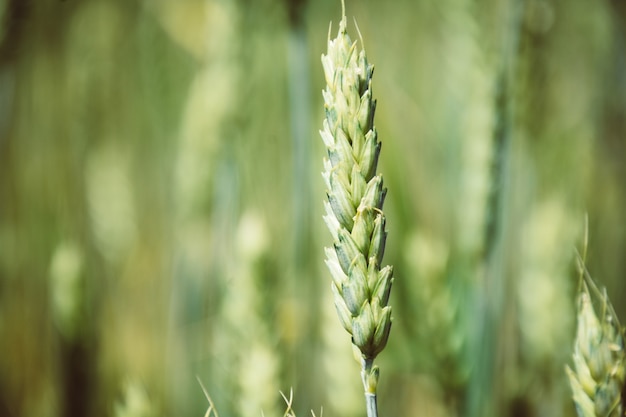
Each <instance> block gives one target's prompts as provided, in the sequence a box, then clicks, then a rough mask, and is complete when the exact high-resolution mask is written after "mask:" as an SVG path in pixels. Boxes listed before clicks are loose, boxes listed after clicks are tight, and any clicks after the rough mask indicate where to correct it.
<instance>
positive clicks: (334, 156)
mask: <svg viewBox="0 0 626 417" xmlns="http://www.w3.org/2000/svg"><path fill="white" fill-rule="evenodd" d="M346 26H347V24H346V16H345V9H344V13H343V17H342V19H341V21H340V23H339V32H338V34H337V37H336V38H335V39H330V30H329V36H328V37H329V40H328V50H327V53H326V54H324V55H322V66H323V68H324V75H325V78H326V88H325V89H324V90H323V96H324V108H325V111H326V117H325V119H324V122H323V129H322V130H321V131H320V134H321V136H322V139H323V141H324V144H325V146H326V149H327V153H328V157H327V158H325V159H324V172H323V174H322V175H323V177H324V181H325V183H326V187H327V196H328V200H327V201H325V202H324V203H325V209H326V214H325V216H324V221H325V222H326V225H327V226H328V229H329V230H330V233H331V234H332V237H333V240H334V243H333V247H332V248H326V264H327V265H328V268H329V269H330V272H331V275H332V285H331V288H332V292H333V296H334V303H335V307H336V310H337V314H338V315H339V320H340V322H341V324H342V326H343V327H344V329H346V331H347V332H348V333H349V334H350V335H351V336H352V344H353V345H354V347H355V350H356V351H358V353H359V355H360V360H361V365H362V373H361V374H362V379H363V384H364V388H365V394H366V398H368V416H369V415H374V414H370V407H371V406H372V404H373V406H375V394H376V386H377V383H378V368H377V367H376V366H374V365H373V361H374V358H375V357H376V356H377V355H378V354H379V353H380V352H381V351H382V350H383V349H384V347H385V345H386V344H387V339H388V337H389V330H390V328H391V307H390V306H389V305H387V304H388V301H389V293H390V290H391V284H392V281H393V268H392V267H391V266H384V267H382V266H381V265H382V260H383V254H384V251H385V241H386V238H387V232H386V231H385V215H384V213H383V202H384V200H385V194H386V191H387V190H386V189H385V188H384V187H383V178H382V176H381V175H380V174H378V175H376V168H377V165H378V156H379V154H380V148H381V144H380V142H379V141H378V135H377V132H376V128H375V127H374V111H375V108H376V101H375V100H373V99H372V74H373V71H374V67H373V65H371V64H369V63H368V61H367V57H366V56H365V51H364V50H363V49H361V50H358V48H357V43H356V42H352V41H351V40H350V37H349V36H348V34H347V30H346ZM362 43H363V41H362V40H361V44H362ZM372 399H373V400H372Z"/></svg>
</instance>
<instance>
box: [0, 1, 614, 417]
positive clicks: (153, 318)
mask: <svg viewBox="0 0 626 417" xmlns="http://www.w3.org/2000/svg"><path fill="white" fill-rule="evenodd" d="M340 12H341V4H340V2H339V1H336V0H323V1H322V0H318V1H306V0H286V1H279V0H256V1H250V0H248V1H244V0H182V1H175V0H150V1H147V0H146V1H141V0H130V1H129V0H84V1H75V0H64V1H63V0H37V1H35V0H0V18H1V24H0V348H1V351H2V353H3V354H2V355H0V415H2V416H11V417H13V416H15V417H17V416H25V417H27V416H44V417H45V416H50V417H56V416H68V417H74V416H125V417H136V416H142V417H143V416H192V415H194V416H198V415H204V414H205V412H206V410H207V408H208V403H207V400H206V398H205V396H204V394H203V392H202V389H201V387H200V385H199V384H198V381H197V378H199V379H200V380H201V381H202V383H203V384H204V386H205V387H206V389H207V391H208V393H209V394H210V396H211V398H212V400H213V402H214V403H215V405H216V407H217V409H218V411H219V413H220V415H221V416H260V415H262V413H263V415H265V416H268V417H269V416H277V415H283V413H284V411H285V407H286V404H285V402H284V401H283V399H282V397H281V395H280V392H281V391H282V392H283V393H285V394H288V393H289V391H290V389H291V388H293V391H294V404H293V406H294V411H295V413H296V414H297V415H298V416H305V415H310V414H311V410H313V412H314V413H315V415H317V416H320V415H326V416H343V417H350V416H362V415H364V407H363V404H362V402H363V400H362V395H363V393H362V385H361V381H360V379H359V365H358V363H357V362H356V361H355V360H354V358H353V354H352V350H351V346H350V339H349V336H348V335H347V334H345V332H344V330H343V329H342V328H341V325H340V324H339V320H338V319H337V316H336V313H335V310H334V306H333V302H332V297H331V292H330V282H331V280H330V275H329V274H328V271H327V270H326V268H325V266H324V263H323V259H324V252H323V247H324V246H328V245H330V243H331V241H330V237H329V236H328V234H327V231H326V228H325V226H324V224H323V220H322V211H323V204H322V201H323V200H324V198H325V194H324V186H323V181H322V177H321V174H320V173H321V171H322V169H323V167H322V158H323V157H324V154H325V150H324V149H323V144H322V141H321V139H320V137H319V133H318V130H319V129H320V128H321V122H322V119H323V115H324V109H323V101H322V95H321V90H322V88H323V87H324V79H323V71H322V66H321V62H320V56H321V54H322V53H323V52H325V50H326V41H327V36H328V26H329V22H331V21H332V22H333V32H334V31H335V30H336V25H337V23H338V21H339V19H340V17H341V14H340ZM346 14H347V16H348V24H349V25H350V26H351V27H353V26H352V25H353V20H352V17H355V18H356V20H357V21H358V26H359V29H360V32H361V34H362V37H363V42H364V45H365V47H366V49H367V53H368V58H369V60H370V61H371V62H372V63H373V64H374V65H375V68H376V69H375V77H374V81H373V92H374V93H373V94H374V97H375V98H376V99H377V100H378V105H377V116H376V125H377V128H378V132H379V138H380V140H381V141H382V142H383V150H382V153H381V160H380V164H379V167H378V168H379V170H380V171H381V172H382V173H383V174H384V177H385V184H386V186H387V187H388V189H389V194H388V196H387V204H386V210H385V214H386V216H387V228H388V230H389V238H388V240H387V261H388V262H389V263H390V264H393V265H394V268H395V274H394V275H395V276H396V280H395V285H394V287H395V290H394V291H393V292H392V295H391V300H390V304H391V305H392V306H393V316H394V325H393V329H392V331H391V336H390V338H389V343H388V345H387V348H386V349H385V351H384V352H383V353H382V354H381V355H380V357H379V363H380V367H381V379H380V383H379V408H380V412H381V415H389V416H392V415H407V416H409V415H410V416H464V417H465V416H467V417H475V416H511V417H518V416H550V417H559V416H564V417H565V416H575V415H576V412H575V409H574V405H573V403H572V401H571V392H570V389H569V386H568V382H567V376H566V375H565V372H564V367H565V365H566V364H568V363H569V362H570V361H571V359H570V357H571V352H572V348H573V338H574V334H575V320H576V306H575V297H576V288H577V274H576V271H575V265H574V254H575V251H574V249H575V248H576V247H579V246H580V244H581V236H582V228H583V224H584V216H585V213H587V214H588V217H589V235H590V240H589V252H588V256H587V266H588V268H589V270H590V271H592V274H593V275H594V277H596V279H597V280H598V281H599V282H600V283H602V284H603V285H606V286H607V290H608V293H609V294H610V297H611V299H612V300H613V303H614V304H615V308H616V314H617V316H619V317H620V318H621V319H622V321H626V309H625V308H624V306H623V305H622V303H620V302H619V300H620V299H621V298H622V297H623V296H624V295H626V286H625V285H624V283H623V282H624V281H623V279H622V277H624V275H625V274H626V263H625V261H624V259H626V258H625V257H624V256H623V254H624V248H625V245H626V227H624V226H623V223H624V221H623V220H624V219H623V216H624V212H625V208H626V185H625V184H626V182H625V179H626V68H625V63H626V6H625V5H624V4H623V2H619V1H616V0H605V1H598V2H594V3H589V2H584V1H580V0H576V1H572V0H570V1H565V0H506V1H494V0H485V1H478V0H442V1H438V2H428V1H421V2H418V1H409V0H398V1H396V2H393V3H389V2H377V1H373V0H353V1H349V0H348V1H347V4H346ZM353 33H356V32H353ZM355 37H356V36H355ZM321 409H323V414H322V412H321Z"/></svg>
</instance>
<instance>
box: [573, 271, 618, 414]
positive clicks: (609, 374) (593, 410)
mask: <svg viewBox="0 0 626 417" xmlns="http://www.w3.org/2000/svg"><path fill="white" fill-rule="evenodd" d="M579 268H580V271H581V274H582V275H583V277H584V280H583V281H582V282H581V288H580V291H579V296H578V315H577V321H578V327H577V331H576V341H575V343H574V353H573V355H572V357H573V359H574V370H572V369H571V368H570V367H569V366H567V367H566V369H565V370H566V372H567V375H568V377H569V381H570V385H571V387H572V393H573V399H574V404H575V405H576V412H577V413H578V416H579V417H622V416H624V405H623V402H624V399H623V398H622V393H623V391H624V379H625V376H626V371H625V363H624V359H625V357H626V355H625V353H624V334H623V330H622V328H621V326H620V324H619V321H618V320H617V316H616V315H615V310H614V309H613V306H612V305H611V302H610V301H609V299H608V296H607V294H606V291H604V292H601V291H600V290H599V289H598V287H597V286H596V285H595V283H594V281H593V279H592V278H591V276H590V275H589V273H588V272H587V270H586V269H585V266H584V264H583V262H582V260H581V259H579ZM590 290H591V291H590ZM593 299H595V300H597V301H599V302H600V303H601V305H600V307H601V309H600V311H601V314H600V317H599V318H598V315H596V311H595V309H594V307H593V304H592V300H593Z"/></svg>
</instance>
